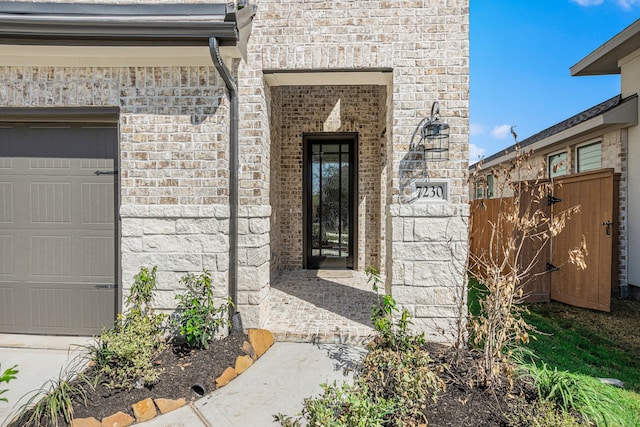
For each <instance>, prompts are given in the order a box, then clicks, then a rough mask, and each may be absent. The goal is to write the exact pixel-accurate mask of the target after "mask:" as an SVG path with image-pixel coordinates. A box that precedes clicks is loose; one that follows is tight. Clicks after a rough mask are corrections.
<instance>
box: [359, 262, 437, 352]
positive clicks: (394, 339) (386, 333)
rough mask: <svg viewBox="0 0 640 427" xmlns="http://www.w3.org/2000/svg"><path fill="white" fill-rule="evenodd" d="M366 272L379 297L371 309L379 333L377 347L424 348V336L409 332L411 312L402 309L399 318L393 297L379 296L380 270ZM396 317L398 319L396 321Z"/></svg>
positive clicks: (375, 340)
mask: <svg viewBox="0 0 640 427" xmlns="http://www.w3.org/2000/svg"><path fill="white" fill-rule="evenodd" d="M365 272H366V274H367V277H368V279H367V281H368V283H371V287H372V289H373V291H374V292H375V293H376V295H377V297H378V300H377V303H376V304H375V305H373V307H371V321H372V323H373V328H374V329H375V330H376V332H377V333H378V336H377V337H376V338H375V339H374V343H375V345H376V347H377V348H389V349H393V350H396V351H410V350H413V349H414V348H415V347H416V346H418V347H422V346H424V344H425V339H424V334H414V333H412V332H411V331H410V330H409V326H411V315H410V314H409V312H408V311H407V310H405V309H402V310H400V316H399V317H398V311H399V310H398V308H397V307H396V301H395V300H394V299H393V297H391V295H382V296H381V295H380V294H379V292H378V291H379V289H380V284H381V283H382V280H381V278H380V273H379V272H378V270H377V269H376V268H375V267H368V268H367V269H366V271H365ZM394 316H395V317H397V320H396V321H394Z"/></svg>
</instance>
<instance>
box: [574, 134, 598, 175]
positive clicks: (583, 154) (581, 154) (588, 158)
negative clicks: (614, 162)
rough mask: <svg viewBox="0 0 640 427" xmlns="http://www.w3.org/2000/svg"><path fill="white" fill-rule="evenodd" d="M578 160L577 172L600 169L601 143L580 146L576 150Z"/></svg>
mask: <svg viewBox="0 0 640 427" xmlns="http://www.w3.org/2000/svg"><path fill="white" fill-rule="evenodd" d="M576 154H577V156H576V157H577V158H578V167H577V171H578V172H585V171H590V170H594V169H600V168H601V167H602V142H600V141H598V142H594V143H591V144H587V145H582V146H580V147H578V148H577V150H576Z"/></svg>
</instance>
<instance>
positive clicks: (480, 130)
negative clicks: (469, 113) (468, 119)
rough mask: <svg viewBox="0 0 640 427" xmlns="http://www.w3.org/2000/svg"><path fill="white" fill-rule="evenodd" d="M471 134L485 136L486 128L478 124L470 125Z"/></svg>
mask: <svg viewBox="0 0 640 427" xmlns="http://www.w3.org/2000/svg"><path fill="white" fill-rule="evenodd" d="M469 133H470V134H471V135H483V134H484V133H485V130H484V126H482V125H481V124H478V123H470V124H469Z"/></svg>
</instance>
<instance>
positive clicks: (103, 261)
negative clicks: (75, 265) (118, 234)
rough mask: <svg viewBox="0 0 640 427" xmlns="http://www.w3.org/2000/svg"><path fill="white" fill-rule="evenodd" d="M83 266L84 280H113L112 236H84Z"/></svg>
mask: <svg viewBox="0 0 640 427" xmlns="http://www.w3.org/2000/svg"><path fill="white" fill-rule="evenodd" d="M81 242H82V256H81V263H80V265H81V268H82V278H83V279H84V280H83V281H101V282H102V283H109V282H110V281H113V257H114V253H115V251H114V249H115V248H114V242H113V239H112V238H111V237H108V236H107V237H83V238H82V239H81Z"/></svg>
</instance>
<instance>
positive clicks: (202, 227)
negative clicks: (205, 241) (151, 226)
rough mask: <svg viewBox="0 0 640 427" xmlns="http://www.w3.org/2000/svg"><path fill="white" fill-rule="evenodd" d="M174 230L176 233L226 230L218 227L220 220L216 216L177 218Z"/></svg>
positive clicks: (223, 231) (222, 232) (202, 232)
mask: <svg viewBox="0 0 640 427" xmlns="http://www.w3.org/2000/svg"><path fill="white" fill-rule="evenodd" d="M175 230H176V233H178V234H216V233H221V234H226V232H227V230H221V229H220V221H219V220H218V219H217V218H193V219H192V218H189V219H178V220H176V223H175Z"/></svg>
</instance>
